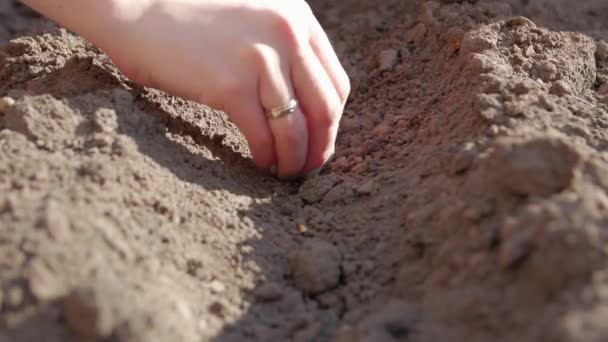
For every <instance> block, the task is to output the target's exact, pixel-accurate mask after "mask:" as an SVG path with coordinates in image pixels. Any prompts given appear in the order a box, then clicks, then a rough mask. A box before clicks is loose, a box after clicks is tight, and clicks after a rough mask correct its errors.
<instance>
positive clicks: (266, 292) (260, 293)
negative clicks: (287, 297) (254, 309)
mask: <svg viewBox="0 0 608 342" xmlns="http://www.w3.org/2000/svg"><path fill="white" fill-rule="evenodd" d="M254 296H255V299H256V301H258V302H260V303H270V302H277V301H279V300H281V299H283V291H282V290H281V287H280V286H279V285H277V284H276V283H273V282H267V283H264V284H262V285H260V287H258V288H257V289H256V290H255V291H254Z"/></svg>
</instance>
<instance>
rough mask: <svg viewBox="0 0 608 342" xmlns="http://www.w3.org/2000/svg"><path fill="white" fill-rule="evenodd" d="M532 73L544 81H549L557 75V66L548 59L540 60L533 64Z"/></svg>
mask: <svg viewBox="0 0 608 342" xmlns="http://www.w3.org/2000/svg"><path fill="white" fill-rule="evenodd" d="M532 71H533V75H534V76H535V77H538V78H540V79H541V80H543V81H545V82H551V81H553V80H555V78H556V77H557V66H555V64H553V63H551V62H549V61H542V62H539V63H537V64H535V65H534V67H533V70H532Z"/></svg>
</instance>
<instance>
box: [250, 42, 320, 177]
mask: <svg viewBox="0 0 608 342" xmlns="http://www.w3.org/2000/svg"><path fill="white" fill-rule="evenodd" d="M259 50H260V51H262V53H261V54H262V61H263V62H262V64H263V68H262V72H261V75H260V81H259V82H260V84H259V92H260V94H259V96H260V101H261V103H262V106H263V107H264V108H266V110H272V109H275V108H280V107H284V106H285V105H287V104H289V102H290V101H291V100H293V99H294V91H293V87H292V85H291V77H290V72H289V70H290V68H289V65H286V63H285V61H286V60H287V59H284V58H281V57H280V56H279V54H278V52H277V51H276V50H274V49H272V48H270V47H261V48H260V49H259ZM268 120H269V126H270V129H271V131H272V134H273V136H274V147H275V152H276V157H277V160H276V162H277V165H276V172H277V175H278V176H279V177H281V178H286V177H293V176H296V175H298V174H299V173H300V172H301V171H302V169H303V168H304V165H305V163H306V157H307V153H308V129H307V124H306V118H305V117H304V114H303V113H302V110H301V109H300V107H299V106H297V107H296V108H295V110H294V111H293V112H292V113H291V114H288V115H284V116H282V117H280V118H276V119H273V118H269V119H268Z"/></svg>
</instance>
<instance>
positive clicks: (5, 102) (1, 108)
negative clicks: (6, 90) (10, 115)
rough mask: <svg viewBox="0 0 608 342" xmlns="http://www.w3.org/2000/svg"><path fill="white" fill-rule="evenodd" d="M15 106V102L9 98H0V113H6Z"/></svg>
mask: <svg viewBox="0 0 608 342" xmlns="http://www.w3.org/2000/svg"><path fill="white" fill-rule="evenodd" d="M14 105H15V100H13V99H12V98H10V97H6V96H5V97H0V113H6V112H7V111H8V110H9V109H10V108H11V107H12V106H14Z"/></svg>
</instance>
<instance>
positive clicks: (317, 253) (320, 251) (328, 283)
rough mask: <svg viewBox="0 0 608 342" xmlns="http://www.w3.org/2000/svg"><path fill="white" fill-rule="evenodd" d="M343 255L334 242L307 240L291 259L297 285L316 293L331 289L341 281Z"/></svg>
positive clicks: (308, 292) (303, 289) (306, 290)
mask: <svg viewBox="0 0 608 342" xmlns="http://www.w3.org/2000/svg"><path fill="white" fill-rule="evenodd" d="M341 263H342V256H341V254H340V251H339V250H338V249H337V248H336V247H335V246H334V245H332V244H330V243H328V242H325V241H321V240H316V239H313V240H306V241H305V242H304V243H303V244H302V246H300V248H299V249H298V251H297V252H296V253H295V254H294V256H293V257H292V261H291V269H292V274H293V278H294V281H295V284H296V287H297V288H298V289H300V290H302V291H304V292H305V293H307V294H311V295H316V294H320V293H323V292H325V291H328V290H331V289H332V288H334V287H336V286H338V283H339V282H340V272H341V271H340V265H341Z"/></svg>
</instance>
